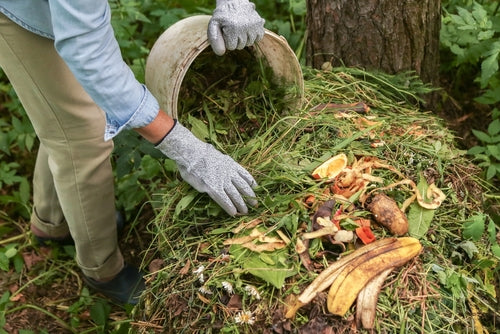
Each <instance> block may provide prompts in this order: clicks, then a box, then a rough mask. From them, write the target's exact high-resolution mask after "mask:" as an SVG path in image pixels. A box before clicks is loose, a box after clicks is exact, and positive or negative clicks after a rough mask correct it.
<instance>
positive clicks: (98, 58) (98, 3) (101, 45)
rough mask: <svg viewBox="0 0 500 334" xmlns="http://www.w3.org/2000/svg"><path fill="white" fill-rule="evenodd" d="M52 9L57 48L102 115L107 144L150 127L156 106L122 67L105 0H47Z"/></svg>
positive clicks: (144, 87) (142, 86) (145, 91)
mask: <svg viewBox="0 0 500 334" xmlns="http://www.w3.org/2000/svg"><path fill="white" fill-rule="evenodd" d="M49 6H50V12H51V16H52V25H53V30H54V39H55V48H56V50H57V52H58V53H59V54H60V55H61V57H62V58H63V59H64V61H65V62H66V63H67V64H68V66H69V68H70V69H71V71H72V72H73V74H74V75H75V77H76V78H77V80H78V81H79V82H80V84H81V85H82V86H83V88H84V89H85V90H86V91H87V93H88V94H89V95H90V96H91V97H92V99H93V100H94V101H95V102H96V103H97V105H99V107H101V109H103V110H104V112H105V114H106V122H107V125H106V133H105V139H106V140H108V139H111V138H113V137H114V136H115V135H117V134H118V133H119V132H120V131H121V130H122V129H132V128H138V127H143V126H145V125H147V124H149V123H151V122H152V121H153V120H154V118H155V117H156V116H157V114H158V110H159V105H158V102H157V100H156V99H155V98H154V97H153V95H152V94H151V93H150V92H149V90H148V89H147V88H146V86H145V85H143V84H141V83H140V82H138V81H137V80H136V78H135V76H134V74H133V72H132V71H131V69H130V67H129V66H128V65H127V64H126V63H125V62H124V60H123V58H122V55H121V52H120V48H119V46H118V42H117V41H116V38H115V35H114V32H113V28H112V26H111V10H110V7H109V4H108V2H107V0H78V1H75V0H49Z"/></svg>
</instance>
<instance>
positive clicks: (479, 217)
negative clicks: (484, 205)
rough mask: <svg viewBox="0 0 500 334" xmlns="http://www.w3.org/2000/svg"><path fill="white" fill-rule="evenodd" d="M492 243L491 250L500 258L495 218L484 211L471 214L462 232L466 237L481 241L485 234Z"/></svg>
mask: <svg viewBox="0 0 500 334" xmlns="http://www.w3.org/2000/svg"><path fill="white" fill-rule="evenodd" d="M485 232H486V237H487V239H488V242H489V243H490V247H491V251H492V253H493V255H494V256H496V257H498V258H500V244H499V243H498V242H497V238H496V235H497V227H496V226H495V223H494V222H493V219H491V218H490V217H488V216H487V215H485V214H483V213H477V214H475V215H473V216H470V217H469V218H468V219H467V220H466V221H465V222H464V231H463V233H462V235H463V237H464V238H465V239H469V240H473V241H479V240H481V238H482V237H483V236H484V235H485Z"/></svg>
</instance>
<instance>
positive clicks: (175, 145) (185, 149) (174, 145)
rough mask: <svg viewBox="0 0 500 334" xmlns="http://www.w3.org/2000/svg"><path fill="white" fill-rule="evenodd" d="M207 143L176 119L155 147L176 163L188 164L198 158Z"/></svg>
mask: <svg viewBox="0 0 500 334" xmlns="http://www.w3.org/2000/svg"><path fill="white" fill-rule="evenodd" d="M208 145H209V144H207V143H204V142H203V141H201V140H199V139H198V138H196V136H195V135H193V134H192V133H191V131H189V130H188V129H186V128H185V127H184V126H182V124H181V123H179V122H177V121H176V122H175V124H174V126H173V127H172V129H170V131H169V132H168V133H167V135H166V136H165V137H164V138H163V140H162V141H161V142H160V143H159V144H158V145H156V146H155V148H156V149H158V150H160V151H161V152H162V153H163V154H165V155H166V156H167V157H169V158H170V159H172V160H174V161H175V162H177V163H178V164H181V165H184V166H189V165H192V164H194V163H195V162H196V161H197V160H198V159H199V158H200V155H201V154H203V151H205V150H206V149H207V146H208Z"/></svg>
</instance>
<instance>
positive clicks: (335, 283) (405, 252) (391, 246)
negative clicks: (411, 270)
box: [285, 237, 422, 319]
mask: <svg viewBox="0 0 500 334" xmlns="http://www.w3.org/2000/svg"><path fill="white" fill-rule="evenodd" d="M421 249H422V245H421V244H420V242H419V241H418V239H415V238H412V237H403V238H384V239H379V240H376V241H374V242H372V243H370V244H368V245H365V246H363V247H361V248H358V249H357V250H355V251H354V252H352V253H350V254H348V255H346V256H344V257H342V258H340V259H339V260H338V261H336V262H334V263H332V264H331V265H330V266H329V267H328V268H326V269H325V270H323V271H322V272H321V273H320V274H319V275H318V276H317V277H316V278H315V279H314V280H313V282H312V283H311V284H310V285H309V286H308V287H307V288H306V289H305V290H304V291H303V292H302V293H301V294H300V295H299V297H298V298H297V300H296V302H295V303H294V304H293V305H291V306H290V307H289V308H288V310H287V312H286V314H285V317H286V318H288V319H290V318H293V317H294V316H295V314H296V312H297V311H298V310H299V309H300V308H301V307H302V306H304V305H306V304H308V303H309V302H310V301H312V300H313V299H314V297H316V295H317V294H318V293H319V292H321V291H324V290H326V289H327V288H328V287H330V291H329V294H328V302H327V306H328V310H329V311H330V312H331V313H333V314H336V315H341V316H343V315H344V314H345V313H346V312H347V310H348V309H349V308H350V307H351V305H352V304H353V302H354V300H355V299H356V297H357V296H358V294H359V292H360V291H361V290H362V289H363V288H364V287H365V286H366V284H367V283H368V282H369V281H371V280H372V279H373V278H374V277H376V276H377V275H379V274H381V273H382V272H383V271H385V270H387V269H389V268H395V267H398V266H401V265H403V264H404V263H406V262H407V261H409V260H410V259H412V258H413V257H414V256H416V255H418V253H420V251H421Z"/></svg>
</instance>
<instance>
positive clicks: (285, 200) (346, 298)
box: [134, 53, 498, 333]
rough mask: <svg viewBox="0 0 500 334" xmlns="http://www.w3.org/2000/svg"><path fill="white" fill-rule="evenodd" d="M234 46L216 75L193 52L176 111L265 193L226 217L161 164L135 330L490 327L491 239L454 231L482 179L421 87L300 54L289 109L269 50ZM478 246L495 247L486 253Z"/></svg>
mask: <svg viewBox="0 0 500 334" xmlns="http://www.w3.org/2000/svg"><path fill="white" fill-rule="evenodd" d="M237 57H246V58H243V61H242V60H241V58H239V59H238V60H237V61H236V62H235V63H239V64H242V63H243V64H245V66H244V67H239V66H236V65H235V63H232V62H230V61H227V60H226V61H225V62H224V64H222V63H219V64H214V66H215V68H216V69H217V71H218V72H217V75H216V76H211V75H210V74H209V73H210V71H212V70H209V72H207V73H200V71H201V68H206V66H200V67H197V65H196V64H194V65H193V68H194V69H195V70H197V71H198V72H196V71H195V73H191V74H188V76H187V77H186V80H185V83H184V84H183V85H185V86H184V87H183V90H182V91H181V96H180V99H179V100H180V101H182V102H181V107H180V108H179V110H180V112H179V114H180V118H181V120H182V121H183V122H184V123H185V124H188V125H189V126H190V127H191V129H192V131H193V132H194V133H195V134H196V135H198V136H199V137H200V138H203V139H204V140H207V141H209V142H211V143H212V144H214V145H215V146H216V147H217V148H219V149H221V150H223V151H224V152H225V153H227V154H229V155H231V156H232V157H233V158H234V159H235V160H236V161H238V162H240V163H241V164H242V165H243V166H245V167H246V168H247V169H248V170H249V171H250V172H251V173H252V174H253V175H254V176H255V178H256V180H257V182H258V183H259V186H258V188H257V189H256V193H257V195H258V200H259V204H258V206H257V207H255V208H252V209H250V212H249V214H248V215H246V216H241V217H228V216H227V215H226V214H225V213H224V212H223V211H221V209H220V208H219V207H218V206H217V205H216V204H215V203H214V202H212V201H211V200H210V199H209V198H208V196H207V195H205V194H199V193H197V192H196V191H195V190H193V189H192V188H190V187H189V185H187V184H186V183H185V182H182V181H181V180H180V178H179V176H178V175H177V173H176V172H175V171H173V172H172V173H170V174H169V177H170V179H169V180H168V181H167V183H166V184H165V189H164V191H165V196H164V197H163V199H162V202H161V203H156V205H155V206H156V207H159V208H161V209H159V211H158V212H157V215H156V218H155V219H154V221H153V222H152V223H151V224H150V226H149V228H150V230H151V233H152V235H153V236H154V240H153V242H152V243H151V245H152V246H151V249H149V250H148V251H147V252H146V255H145V259H144V263H145V265H148V266H149V271H150V272H151V275H150V276H149V277H148V290H147V291H146V292H145V293H144V295H143V297H142V300H141V303H140V305H139V306H138V307H136V309H135V318H136V319H137V321H135V322H134V326H135V327H136V329H137V330H138V331H139V332H155V331H157V332H182V333H196V332H200V333H211V332H214V333H215V332H231V333H234V332H241V333H334V332H335V333H349V332H353V331H355V330H359V331H361V332H362V331H364V330H372V329H373V330H375V331H377V332H396V331H404V332H408V333H416V332H426V333H432V332H434V331H438V330H440V331H446V332H456V331H471V330H472V328H478V326H481V328H483V327H482V326H486V327H487V326H494V321H495V317H496V316H498V314H497V311H495V309H496V305H495V298H494V296H495V295H494V294H495V291H494V288H493V290H491V284H494V283H495V278H494V277H495V276H494V275H493V273H494V268H495V266H498V262H497V261H496V260H495V258H494V257H493V256H491V253H490V250H489V247H490V246H491V239H490V238H488V236H486V237H485V238H486V239H485V240H483V242H480V243H472V242H470V241H464V239H463V237H462V228H463V224H464V221H465V220H466V219H467V217H470V216H472V215H473V214H474V213H479V212H481V202H482V200H483V197H482V196H483V195H484V193H487V192H488V191H491V189H487V188H486V187H485V186H484V185H482V184H481V183H480V182H479V181H478V178H476V175H478V172H479V170H478V169H477V168H476V167H475V166H474V165H472V164H471V163H470V161H469V160H468V159H467V158H466V157H465V156H464V153H463V152H461V151H459V150H457V149H456V148H455V146H454V137H453V134H452V133H450V131H449V130H447V129H446V127H445V126H444V125H443V124H442V123H441V120H440V119H438V118H436V117H435V116H433V114H432V113H429V112H425V111H423V110H421V108H420V107H419V102H420V96H422V94H425V93H426V92H428V91H429V89H428V88H427V87H426V86H425V85H423V84H422V83H421V82H420V81H418V80H417V79H416V78H414V77H411V76H409V75H401V76H388V75H383V74H373V73H368V72H365V71H362V70H359V69H348V68H335V69H329V70H325V71H318V70H312V69H304V71H305V73H304V75H305V103H304V105H303V107H302V108H300V109H294V110H289V109H286V103H284V102H283V99H284V96H285V95H286V94H287V89H288V88H286V89H282V88H283V87H276V86H273V81H272V79H270V77H269V75H270V74H269V71H268V70H266V69H265V66H263V64H261V63H259V62H256V63H254V64H251V62H250V61H249V59H248V55H245V54H244V53H241V54H239V55H237ZM202 58H203V57H202ZM250 58H252V57H250ZM201 61H202V63H201V64H203V65H206V64H207V63H211V61H208V62H207V60H206V59H205V60H203V59H202V60H201ZM249 64H250V65H249ZM223 68H224V69H225V70H226V69H227V70H228V72H224V71H225V70H223ZM166 164H167V165H168V164H169V162H168V161H167V162H166ZM167 169H168V168H167ZM493 231H495V227H494V225H493ZM471 244H472V245H473V246H474V249H473V250H472V246H471ZM460 245H461V246H460ZM476 258H479V259H483V260H485V259H488V261H487V262H482V266H480V267H479V266H477V265H476V264H474V263H475V262H474V259H476ZM398 261H399V262H398ZM459 268H462V269H459ZM356 299H357V301H356ZM361 310H363V311H362V312H361ZM491 328H494V327H491Z"/></svg>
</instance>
